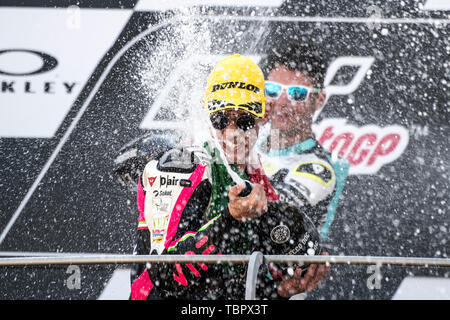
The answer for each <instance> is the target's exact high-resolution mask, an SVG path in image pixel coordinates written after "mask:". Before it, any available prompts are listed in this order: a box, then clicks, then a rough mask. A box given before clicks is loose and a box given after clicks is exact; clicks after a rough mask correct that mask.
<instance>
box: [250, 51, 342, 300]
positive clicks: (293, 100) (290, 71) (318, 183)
mask: <svg viewBox="0 0 450 320" xmlns="http://www.w3.org/2000/svg"><path fill="white" fill-rule="evenodd" d="M325 65H326V64H325V60H324V58H323V57H322V55H321V54H320V52H319V50H318V49H317V48H316V47H315V46H313V45H311V44H308V43H300V42H285V43H283V44H281V45H280V46H278V47H274V48H273V49H272V50H271V51H270V52H269V54H268V55H267V57H266V58H265V59H263V62H262V69H263V71H264V73H265V77H266V84H265V95H266V98H267V103H266V109H267V117H268V118H269V120H270V122H269V126H268V127H270V130H269V131H270V133H268V134H266V135H265V136H264V137H262V138H261V142H260V144H259V149H260V152H261V154H262V155H263V163H264V168H265V171H266V173H267V175H268V176H269V179H270V181H271V183H272V185H273V186H274V187H275V189H276V190H277V191H278V192H279V193H280V196H281V198H282V199H283V200H286V201H288V202H289V203H291V204H293V205H295V206H296V207H298V208H301V210H302V211H303V212H304V213H305V214H306V215H307V216H308V217H309V218H310V219H311V220H312V221H313V222H314V223H315V225H316V227H317V229H318V231H319V232H320V236H321V240H322V241H324V240H326V238H327V235H328V231H329V229H330V225H331V222H332V221H333V218H334V214H335V211H336V207H337V204H338V200H339V197H340V194H341V192H342V189H343V187H344V184H345V181H346V176H347V172H348V164H347V163H346V162H344V161H342V160H341V159H332V158H331V154H330V153H328V152H326V151H325V150H324V149H323V148H322V147H321V146H320V145H319V144H318V142H317V141H316V139H315V137H314V134H313V131H312V122H313V117H314V114H315V112H316V111H317V110H319V109H320V108H322V107H323V105H324V102H325V98H326V94H325V91H324V90H323V82H324V77H325V72H326V67H325ZM322 254H328V253H326V252H323V253H322ZM328 271H329V267H327V266H326V265H311V266H310V267H309V270H308V271H307V272H306V273H304V272H302V270H301V269H300V268H298V269H297V270H296V271H295V274H294V276H293V277H292V278H289V279H287V280H285V281H282V283H281V284H280V286H279V287H278V292H279V294H280V295H282V296H289V295H292V294H293V293H294V294H297V293H302V292H305V291H311V290H313V289H314V288H315V287H316V286H317V285H318V284H319V283H320V282H321V281H322V280H323V279H324V278H325V277H326V275H327V273H328Z"/></svg>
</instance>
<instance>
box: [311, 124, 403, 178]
mask: <svg viewBox="0 0 450 320" xmlns="http://www.w3.org/2000/svg"><path fill="white" fill-rule="evenodd" d="M313 130H314V133H315V135H316V137H318V142H319V143H320V144H321V145H322V146H323V147H324V148H325V149H326V150H329V151H330V152H332V154H334V156H336V155H339V156H340V157H342V158H344V159H346V160H347V161H348V162H349V164H350V170H349V174H374V173H376V172H377V171H378V170H379V169H380V168H381V167H382V166H383V165H385V164H387V163H390V162H392V161H394V160H396V159H397V158H398V157H400V155H401V154H402V153H403V152H404V150H405V149H406V146H407V145H408V141H409V133H408V130H407V129H406V128H404V127H402V126H399V125H391V126H387V127H379V126H377V125H373V124H370V125H365V126H362V127H355V126H352V125H349V124H347V121H346V119H334V118H330V119H325V120H323V121H322V122H320V123H319V124H317V125H314V126H313Z"/></svg>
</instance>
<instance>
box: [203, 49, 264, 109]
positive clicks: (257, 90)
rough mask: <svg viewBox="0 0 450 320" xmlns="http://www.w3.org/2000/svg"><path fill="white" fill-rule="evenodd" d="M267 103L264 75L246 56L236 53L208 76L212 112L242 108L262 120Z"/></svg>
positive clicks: (208, 102)
mask: <svg viewBox="0 0 450 320" xmlns="http://www.w3.org/2000/svg"><path fill="white" fill-rule="evenodd" d="M265 101H266V98H265V97H264V75H263V73H262V71H261V69H260V68H259V67H258V65H257V64H256V63H254V62H253V61H251V60H250V59H249V58H247V57H245V56H241V55H239V54H234V55H232V56H229V57H226V58H224V59H222V60H220V61H219V62H218V63H217V64H216V65H215V67H214V68H213V70H212V71H211V73H210V74H209V76H208V81H207V83H206V92H205V97H204V104H205V108H206V109H207V110H208V112H209V113H212V112H216V111H219V110H224V109H236V108H238V109H242V110H245V111H248V112H249V113H251V114H253V115H255V116H256V117H259V118H261V117H263V116H264V112H265Z"/></svg>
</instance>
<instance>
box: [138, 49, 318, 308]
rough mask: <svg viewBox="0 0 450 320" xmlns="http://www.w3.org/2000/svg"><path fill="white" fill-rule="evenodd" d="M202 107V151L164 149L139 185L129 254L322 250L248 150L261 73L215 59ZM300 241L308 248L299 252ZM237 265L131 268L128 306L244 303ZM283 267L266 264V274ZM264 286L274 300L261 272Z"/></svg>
mask: <svg viewBox="0 0 450 320" xmlns="http://www.w3.org/2000/svg"><path fill="white" fill-rule="evenodd" d="M204 107H205V108H206V109H207V110H208V116H209V119H208V125H209V126H210V129H211V133H212V136H213V138H212V139H209V141H208V142H205V143H204V145H203V146H202V147H177V148H173V149H170V150H168V151H166V152H164V153H162V154H161V155H159V156H158V157H156V158H155V159H153V160H151V161H150V162H148V163H147V165H146V166H145V169H144V171H143V174H142V176H141V178H140V181H139V184H138V194H137V201H138V209H139V212H140V217H139V227H138V239H137V245H136V250H135V253H136V254H157V255H161V254H251V252H252V251H254V250H259V251H263V253H266V254H274V253H276V254H293V253H296V254H315V253H316V252H318V251H320V248H319V245H318V241H317V239H318V234H315V230H314V227H313V224H312V222H311V221H310V220H309V219H308V218H307V217H306V216H304V215H303V214H302V213H300V212H298V211H297V210H296V209H295V207H291V206H288V205H287V204H286V203H283V202H281V201H279V196H278V194H277V193H276V192H275V190H274V189H273V187H272V186H271V184H270V183H269V181H268V178H267V177H266V175H265V174H264V171H263V169H262V165H261V163H260V161H259V159H258V157H257V156H256V154H255V153H254V152H253V147H254V145H255V142H256V138H257V134H258V130H259V125H260V124H262V123H264V120H263V116H264V112H265V97H264V77H263V74H262V71H261V69H260V68H259V67H258V66H257V65H256V64H255V63H254V62H252V61H251V60H249V59H248V58H247V57H244V56H241V55H238V54H235V55H233V56H230V57H227V58H224V59H222V60H221V61H219V63H217V64H216V66H215V67H214V68H213V70H212V71H211V73H210V75H209V77H208V81H207V88H206V92H205V97H204ZM244 192H245V193H244ZM301 241H303V242H304V243H310V244H311V246H310V247H308V248H307V247H306V246H302V245H301V244H300V242H301ZM305 241H306V242H305ZM311 251H312V253H311ZM245 268H246V265H245V264H234V265H228V264H224V265H217V264H210V265H205V264H201V263H200V264H176V265H173V264H152V265H148V264H147V265H137V266H135V268H134V269H133V273H132V285H131V299H136V300H137V299H160V298H184V299H243V294H244V287H245V277H244V275H245ZM282 268H283V267H280V266H274V265H273V266H271V269H270V270H269V269H267V270H266V271H267V272H266V273H269V272H272V271H273V270H275V271H276V270H278V271H280V270H281V269H282ZM262 281H263V282H264V286H263V287H262V289H266V290H263V292H262V295H263V296H264V297H268V298H271V297H277V290H276V285H277V284H276V283H275V282H271V281H272V280H271V277H270V275H269V277H268V278H267V277H266V275H265V274H263V279H262ZM267 281H269V283H268V284H267Z"/></svg>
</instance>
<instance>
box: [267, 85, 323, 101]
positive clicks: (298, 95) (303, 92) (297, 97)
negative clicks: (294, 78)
mask: <svg viewBox="0 0 450 320" xmlns="http://www.w3.org/2000/svg"><path fill="white" fill-rule="evenodd" d="M283 90H286V93H287V96H288V99H289V100H291V101H293V102H302V101H306V100H307V99H308V96H309V94H310V93H311V92H312V93H317V92H320V89H317V88H311V87H305V86H299V85H289V86H286V85H283V84H281V83H278V82H273V81H266V84H265V87H264V92H265V94H266V97H269V98H272V99H278V98H279V97H280V96H281V93H282V92H283Z"/></svg>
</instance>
